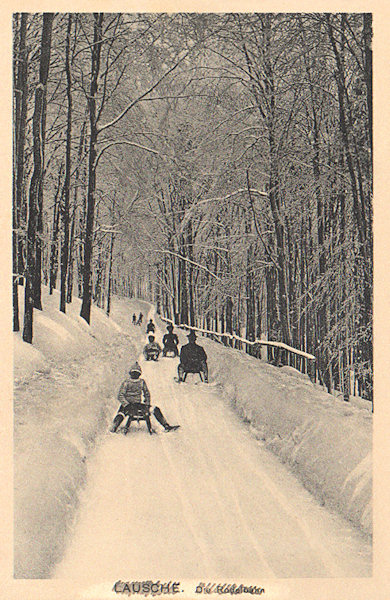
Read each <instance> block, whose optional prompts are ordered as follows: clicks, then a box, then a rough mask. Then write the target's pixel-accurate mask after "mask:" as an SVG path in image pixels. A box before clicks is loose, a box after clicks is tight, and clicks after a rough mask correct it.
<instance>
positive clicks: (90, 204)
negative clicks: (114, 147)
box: [80, 13, 104, 324]
mask: <svg viewBox="0 0 390 600" xmlns="http://www.w3.org/2000/svg"><path fill="white" fill-rule="evenodd" d="M103 18H104V15H103V13H94V36H93V39H94V41H93V46H92V65H91V86H90V94H89V97H88V110H89V121H90V140H89V161H88V194H87V222H86V226H85V242H84V265H83V299H82V305H81V311H80V316H81V317H82V318H83V319H85V321H86V322H87V323H88V324H89V322H90V319H91V296H92V282H91V277H92V240H93V229H94V217H95V192H96V164H95V162H96V143H97V137H98V127H97V116H96V96H97V90H98V79H99V70H100V55H101V48H102V43H103V33H102V24H103Z"/></svg>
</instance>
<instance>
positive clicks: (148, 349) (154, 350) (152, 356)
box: [143, 335, 162, 360]
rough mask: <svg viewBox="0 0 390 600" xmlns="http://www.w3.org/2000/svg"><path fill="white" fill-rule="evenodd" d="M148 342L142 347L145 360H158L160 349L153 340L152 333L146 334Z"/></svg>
mask: <svg viewBox="0 0 390 600" xmlns="http://www.w3.org/2000/svg"><path fill="white" fill-rule="evenodd" d="M148 340H149V343H148V344H146V346H145V347H144V350H143V352H144V357H145V360H158V357H159V356H160V354H161V352H162V349H161V346H160V344H159V343H158V342H156V341H155V339H154V335H149V336H148Z"/></svg>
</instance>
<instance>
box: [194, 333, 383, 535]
mask: <svg viewBox="0 0 390 600" xmlns="http://www.w3.org/2000/svg"><path fill="white" fill-rule="evenodd" d="M202 344H203V345H204V346H205V348H206V351H207V353H208V356H209V366H210V372H211V378H212V379H213V380H215V381H218V382H220V383H221V384H222V386H223V390H224V392H225V393H226V395H227V397H228V398H229V400H230V401H231V403H232V405H233V406H234V408H235V409H236V410H237V411H238V412H239V413H240V415H241V416H242V418H243V419H245V420H246V421H247V422H248V423H249V424H250V427H251V428H252V430H253V432H254V434H255V435H256V437H257V439H259V440H261V441H263V443H264V444H265V446H266V447H267V448H269V449H270V450H272V452H274V453H275V454H277V455H278V456H279V457H280V458H281V459H282V461H283V462H284V463H286V464H287V465H289V467H290V468H291V469H292V471H293V472H294V473H295V474H296V475H297V477H298V478H299V479H300V480H301V481H302V482H303V484H304V485H305V487H306V488H307V489H308V490H309V491H310V492H312V493H313V494H314V496H316V497H317V498H318V499H319V500H320V502H322V503H323V504H325V505H326V506H328V507H330V508H331V509H335V510H337V511H338V512H339V513H341V514H342V515H343V516H345V517H346V518H347V519H348V520H350V521H351V522H352V523H354V524H355V525H356V526H358V527H359V528H360V529H362V530H363V531H365V532H366V533H369V534H372V464H371V453H372V415H371V413H369V412H368V411H367V410H364V409H362V408H358V407H355V406H351V405H350V404H348V403H345V402H344V401H342V400H338V399H336V398H335V397H334V396H331V395H329V394H327V393H325V392H323V391H322V390H319V389H318V388H316V386H314V385H313V384H312V383H311V381H310V379H309V378H308V377H307V376H305V375H302V374H301V373H298V372H297V371H294V369H291V367H283V368H281V369H278V368H277V367H274V366H271V365H268V364H266V363H263V362H261V361H259V360H257V359H255V358H253V357H250V356H248V355H246V354H244V353H241V352H239V351H237V350H232V349H227V348H224V347H222V346H221V345H220V344H217V343H215V342H211V341H209V340H202Z"/></svg>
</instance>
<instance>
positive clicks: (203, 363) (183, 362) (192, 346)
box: [177, 331, 209, 383]
mask: <svg viewBox="0 0 390 600" xmlns="http://www.w3.org/2000/svg"><path fill="white" fill-rule="evenodd" d="M187 337H188V344H186V345H185V346H183V347H182V349H181V352H180V363H179V366H178V367H177V373H178V380H179V383H180V382H182V381H184V377H185V374H186V373H202V374H203V381H204V382H205V383H208V382H209V373H208V368H207V354H206V352H205V350H204V348H202V346H198V344H196V343H195V340H196V334H195V332H194V331H190V333H189V334H188V336H187Z"/></svg>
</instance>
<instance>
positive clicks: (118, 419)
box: [110, 415, 123, 433]
mask: <svg viewBox="0 0 390 600" xmlns="http://www.w3.org/2000/svg"><path fill="white" fill-rule="evenodd" d="M122 421H123V417H122V415H117V416H116V417H115V419H114V422H113V424H112V426H111V429H110V432H111V433H115V432H116V430H117V429H118V427H119V425H120V424H121V423H122Z"/></svg>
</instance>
